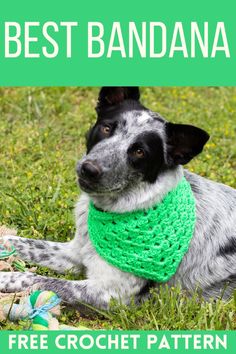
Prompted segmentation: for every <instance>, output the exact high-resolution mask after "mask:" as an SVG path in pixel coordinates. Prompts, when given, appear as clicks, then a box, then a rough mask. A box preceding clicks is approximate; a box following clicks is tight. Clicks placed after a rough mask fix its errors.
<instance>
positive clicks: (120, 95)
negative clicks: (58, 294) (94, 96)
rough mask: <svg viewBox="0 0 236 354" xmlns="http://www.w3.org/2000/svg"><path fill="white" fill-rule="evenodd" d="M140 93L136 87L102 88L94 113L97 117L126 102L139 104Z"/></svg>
mask: <svg viewBox="0 0 236 354" xmlns="http://www.w3.org/2000/svg"><path fill="white" fill-rule="evenodd" d="M139 97H140V92H139V88H138V87H102V88H101V90H100V92H99V96H98V103H97V107H96V111H97V113H98V116H100V115H101V114H102V112H104V111H106V110H110V109H112V108H114V107H115V106H117V105H119V104H121V103H123V102H124V101H126V100H133V101H136V102H139Z"/></svg>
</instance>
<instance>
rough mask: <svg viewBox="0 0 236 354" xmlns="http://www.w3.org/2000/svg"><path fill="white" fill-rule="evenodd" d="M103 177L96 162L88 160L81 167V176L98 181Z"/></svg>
mask: <svg viewBox="0 0 236 354" xmlns="http://www.w3.org/2000/svg"><path fill="white" fill-rule="evenodd" d="M100 175H101V168H100V167H99V165H98V164H97V163H96V162H95V161H90V160H87V161H85V162H83V164H82V166H81V176H82V177H87V178H93V179H97V178H98V177H99V176H100Z"/></svg>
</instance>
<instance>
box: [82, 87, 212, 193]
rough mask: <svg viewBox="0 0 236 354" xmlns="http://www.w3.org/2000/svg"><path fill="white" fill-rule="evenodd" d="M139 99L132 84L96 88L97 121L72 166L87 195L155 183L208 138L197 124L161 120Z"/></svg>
mask: <svg viewBox="0 0 236 354" xmlns="http://www.w3.org/2000/svg"><path fill="white" fill-rule="evenodd" d="M139 99H140V92H139V89H138V88H137V87H103V88H102V89H101V91H100V93H99V97H98V103H97V107H96V111H97V121H96V123H95V125H94V126H93V127H92V128H91V130H90V131H89V133H88V136H87V154H86V155H85V156H84V158H83V159H82V160H81V161H80V162H79V163H78V167H77V172H78V176H79V184H80V187H81V189H82V190H84V191H85V192H87V193H89V194H90V195H91V196H99V195H107V196H108V195H111V196H119V195H120V194H122V193H124V192H125V193H129V192H130V190H132V189H134V188H137V186H138V185H139V184H146V185H147V184H148V185H152V184H154V183H158V179H159V177H160V176H161V175H162V174H163V173H165V172H166V171H168V170H171V171H174V170H175V169H176V168H177V166H179V165H184V164H186V163H188V162H189V161H190V160H191V159H192V158H193V157H194V156H196V155H198V154H199V153H200V152H201V151H202V149H203V146H204V145H205V143H206V142H207V140H208V139H209V135H208V134H207V133H206V132H205V131H204V130H202V129H199V128H196V127H194V126H191V125H185V124H173V123H169V122H167V121H166V120H165V119H164V118H162V117H161V116H160V115H159V114H157V113H154V112H152V111H150V110H149V109H147V108H145V107H144V106H143V105H142V104H141V103H140V101H139Z"/></svg>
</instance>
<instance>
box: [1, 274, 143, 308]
mask: <svg viewBox="0 0 236 354" xmlns="http://www.w3.org/2000/svg"><path fill="white" fill-rule="evenodd" d="M132 279H133V281H132V282H131V283H130V284H129V285H128V284H123V283H119V284H118V283H117V284H116V283H115V282H113V283H112V284H108V283H106V282H105V283H104V282H103V281H101V280H99V279H98V280H95V279H86V280H81V281H77V280H76V281H71V280H63V279H56V278H48V277H45V276H40V275H36V274H33V273H29V272H26V273H20V272H12V273H10V272H1V273H0V292H19V291H22V290H25V289H27V288H30V287H32V286H34V285H36V288H37V289H40V290H52V291H54V292H55V293H57V294H58V295H59V296H60V297H61V298H62V300H63V301H64V302H66V303H68V304H71V305H73V306H76V305H78V304H79V303H81V302H82V303H88V304H90V305H92V306H95V307H99V308H103V309H107V308H108V307H109V302H110V300H111V299H112V298H114V299H117V300H119V301H121V302H123V303H128V302H129V300H130V298H131V296H132V295H134V296H135V295H137V294H138V292H139V291H140V285H141V283H143V282H144V280H142V279H140V280H139V278H136V279H135V278H134V277H132ZM140 282H141V283H140Z"/></svg>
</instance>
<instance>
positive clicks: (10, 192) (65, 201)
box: [0, 87, 236, 329]
mask: <svg viewBox="0 0 236 354" xmlns="http://www.w3.org/2000/svg"><path fill="white" fill-rule="evenodd" d="M97 93H98V89H97V88H94V89H93V88H0V141H1V143H0V224H6V225H8V226H10V227H15V228H17V229H18V234H19V235H21V236H23V237H32V238H38V239H47V240H57V241H68V240H70V239H71V238H72V237H73V235H74V231H75V226H74V220H73V208H74V205H75V202H76V200H77V198H78V195H79V193H80V192H79V189H78V187H77V184H76V175H75V164H76V161H77V160H78V159H79V158H80V157H81V155H82V154H83V152H84V142H85V139H84V136H85V133H86V131H87V130H88V128H89V127H90V125H91V124H92V123H93V122H94V120H95V116H96V115H95V111H94V107H95V104H96V98H97ZM142 101H143V103H144V104H145V105H147V106H148V107H149V108H151V109H153V110H155V111H158V112H159V113H160V114H161V115H163V116H164V117H166V118H167V119H168V120H170V121H173V122H181V123H190V124H195V125H197V126H199V127H201V128H203V129H205V130H207V131H208V132H209V133H210V135H211V139H210V141H209V142H208V144H207V146H206V148H205V150H204V152H203V153H202V154H201V155H200V156H199V157H198V158H196V159H195V160H193V161H192V162H191V163H190V164H189V166H188V168H189V169H190V170H191V171H194V172H195V173H198V174H200V175H202V176H206V177H208V178H210V179H213V180H215V181H219V182H222V183H226V184H228V185H230V186H232V187H236V181H235V168H236V159H235V155H236V144H235V129H236V88H181V87H179V88H143V89H142ZM38 272H39V273H40V274H42V273H43V274H51V272H48V271H47V270H46V269H42V268H39V269H38ZM69 276H70V275H69ZM69 276H68V277H69ZM235 306H236V297H235V299H232V300H231V301H230V302H228V303H223V302H222V301H220V300H219V301H216V302H214V301H211V302H210V303H204V301H203V300H202V299H201V298H198V297H197V296H193V297H191V298H187V297H186V295H185V294H183V293H181V291H180V290H179V289H166V288H163V289H162V291H161V292H160V293H155V292H154V293H153V295H152V297H151V298H150V300H148V301H147V302H146V303H144V304H143V305H141V306H138V307H136V306H135V305H132V306H130V307H129V308H127V307H125V306H119V305H118V304H114V305H113V306H112V309H111V311H109V312H108V313H99V312H97V311H95V310H91V311H90V313H89V314H88V315H86V316H84V315H81V314H80V313H79V312H78V311H74V310H68V309H64V310H63V314H62V316H61V321H62V322H64V323H66V324H72V325H75V324H78V323H82V324H84V325H86V326H89V327H91V328H123V329H141V328H142V329H236V315H235V312H236V308H235ZM25 326H26V325H25V324H24V323H19V324H11V323H10V322H9V321H7V322H6V323H3V324H2V328H3V329H9V328H14V329H23V328H26V327H25Z"/></svg>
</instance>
